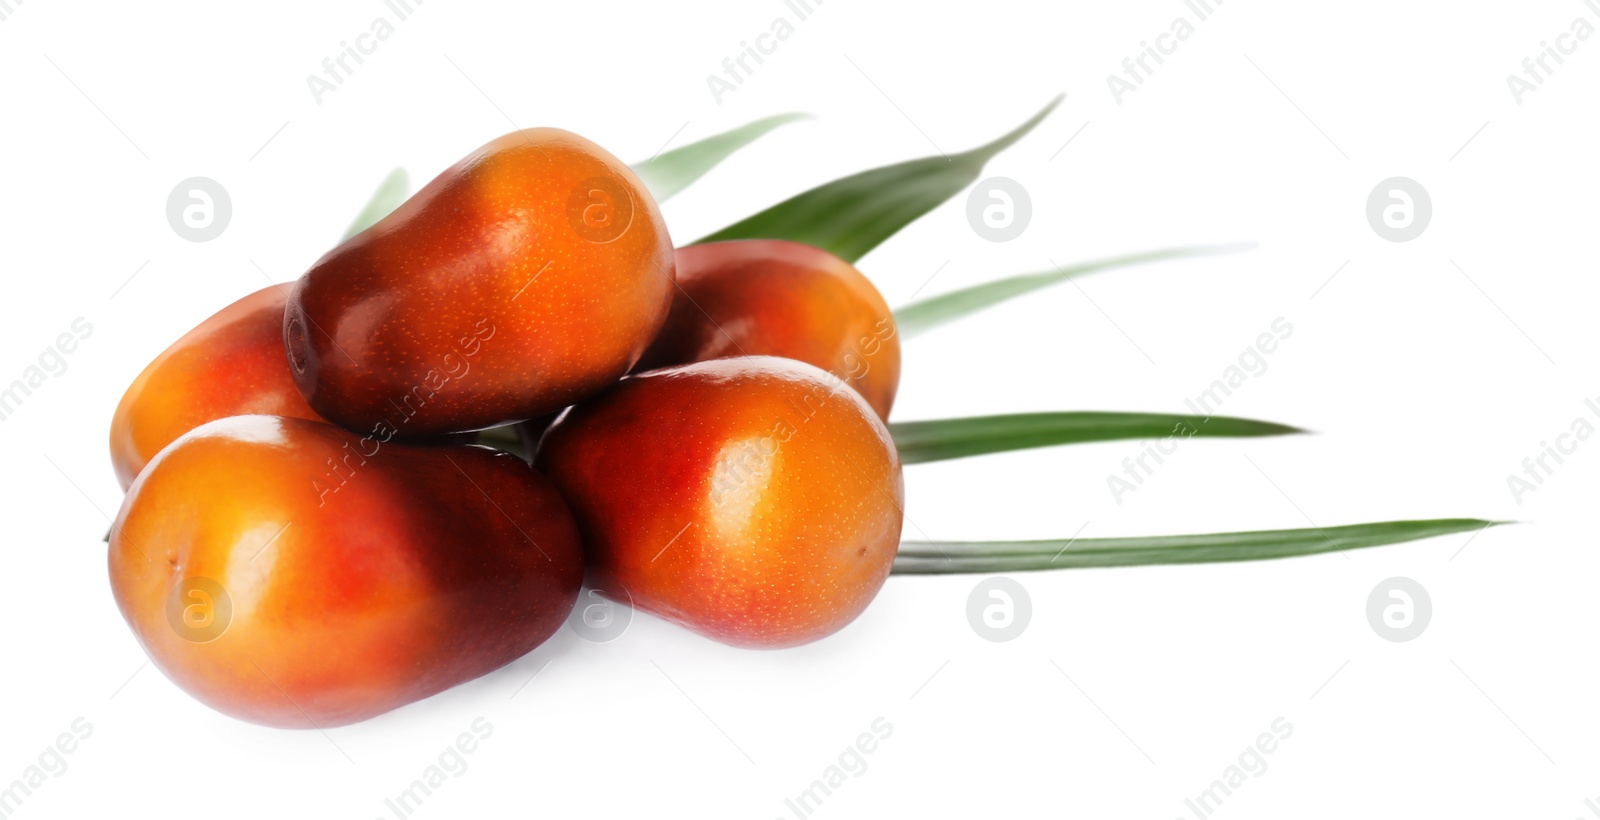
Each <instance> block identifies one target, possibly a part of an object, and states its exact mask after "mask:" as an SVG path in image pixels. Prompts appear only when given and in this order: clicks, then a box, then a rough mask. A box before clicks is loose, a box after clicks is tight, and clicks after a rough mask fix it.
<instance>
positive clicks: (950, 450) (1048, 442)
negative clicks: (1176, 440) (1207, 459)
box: [889, 411, 1305, 464]
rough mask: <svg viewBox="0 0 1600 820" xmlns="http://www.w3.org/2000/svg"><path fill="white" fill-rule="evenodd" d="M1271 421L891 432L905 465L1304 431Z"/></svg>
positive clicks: (996, 423) (1031, 423)
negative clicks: (1090, 445) (1089, 445)
mask: <svg viewBox="0 0 1600 820" xmlns="http://www.w3.org/2000/svg"><path fill="white" fill-rule="evenodd" d="M1302 432H1305V431H1304V430H1300V429H1298V428H1295V427H1289V426H1287V425H1283V424H1277V423H1275V422H1270V421H1255V420H1253V419H1241V418H1233V417H1231V416H1210V417H1206V416H1184V415H1167V414H1161V413H1104V412H1082V411H1075V412H1066V413H1015V414H1010V415H1002V416H972V417H968V418H954V419H937V420H932V421H902V422H896V423H894V424H891V425H889V433H890V435H892V436H893V437H894V444H895V447H896V448H897V449H899V451H900V461H901V462H902V463H904V464H921V463H923V462H928V461H944V460H946V459H952V458H966V457H968V456H977V455H983V454H985V453H1000V452H1005V451H1008V450H1026V449H1031V448H1034V447H1051V446H1055V445H1057V444H1082V443H1085V442H1091V441H1116V440H1120V439H1139V438H1166V437H1168V436H1172V435H1178V436H1181V437H1183V438H1189V437H1200V436H1205V437H1230V438H1234V437H1250V436H1281V435H1288V434H1291V433H1302Z"/></svg>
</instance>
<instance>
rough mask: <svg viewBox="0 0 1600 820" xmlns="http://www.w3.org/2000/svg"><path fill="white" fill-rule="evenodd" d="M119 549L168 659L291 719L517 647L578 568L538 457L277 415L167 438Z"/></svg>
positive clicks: (431, 684) (426, 681)
mask: <svg viewBox="0 0 1600 820" xmlns="http://www.w3.org/2000/svg"><path fill="white" fill-rule="evenodd" d="M109 563H110V573H111V588H112V592H113V593H114V595H115V597H116V601H117V606H118V607H119V608H120V609H121V610H122V615H123V617H124V618H126V619H127V621H128V624H129V625H130V626H131V627H132V629H133V632H134V634H135V635H136V636H137V638H138V639H139V642H140V643H141V644H142V645H143V646H144V648H145V650H146V651H147V652H148V653H149V655H150V658H151V659H152V660H153V661H154V662H155V664H156V666H157V667H159V668H160V669H161V670H162V671H163V672H164V673H165V674H166V675H167V677H169V678H171V679H172V680H173V681H174V682H175V683H177V684H178V686H179V687H181V688H183V689H184V690H186V691H187V692H189V693H190V694H191V695H193V696H195V697H196V698H198V699H199V700H201V701H202V702H204V703H206V704H208V705H210V706H212V707H213V708H215V709H217V710H218V711H221V712H224V713H226V714H229V715H232V716H234V717H237V718H240V719H242V720H247V721H251V722H255V723H261V724H266V725H269V726H280V727H286V728H311V727H320V728H327V727H330V726H338V725H341V724H346V723H352V722H355V721H359V720H364V719H366V718H370V717H372V716H374V715H378V714H381V713H383V712H387V711H389V710H391V709H394V708H396V707H399V706H402V705H404V704H407V703H410V702H412V701H416V700H419V699H421V698H425V697H427V696H429V695H432V694H434V693H436V692H440V691H442V690H444V689H446V688H449V687H451V686H454V685H456V684H459V683H462V682H464V681H467V680H470V679H472V678H476V677H478V676H480V675H483V674H485V673H487V672H490V671H492V670H494V669H497V668H499V667H501V666H504V665H505V664H507V663H510V662H511V661H513V660H515V659H516V658H518V657H520V656H522V655H523V654H525V653H527V652H528V651H529V650H531V649H533V648H534V647H536V646H538V645H539V644H540V643H542V642H543V641H544V640H545V639H546V638H548V637H549V636H550V635H551V634H553V633H554V632H555V631H556V629H557V628H558V627H560V626H561V624H562V623H563V622H564V620H565V618H566V617H567V615H568V613H569V612H570V611H571V609H572V606H573V603H574V602H575V601H576V600H577V595H578V589H579V586H580V585H581V582H582V578H583V557H582V551H581V548H580V546H579V543H578V534H577V529H576V525H575V524H574V522H573V519H572V515H571V512H570V511H569V510H568V508H567V506H566V503H565V502H564V501H563V500H562V499H561V497H560V495H559V494H557V492H556V490H555V488H554V486H553V485H552V484H551V483H550V482H549V480H548V479H546V478H544V477H543V476H541V475H540V474H539V473H537V472H536V471H535V470H534V469H533V468H532V467H531V466H529V465H528V463H527V462H525V461H522V460H521V459H518V458H516V457H515V456H512V455H510V454H507V453H500V452H497V451H494V450H490V449H488V448H484V447H476V446H470V445H440V446H429V445H411V444H400V443H396V442H385V441H380V440H378V439H374V438H372V437H370V436H368V437H363V436H359V435H357V434H355V433H351V432H348V431H346V430H343V429H340V428H338V427H334V426H333V425H329V424H324V423H321V422H313V421H305V420H302V419H293V418H285V417H280V416H234V417H231V418H226V419H221V420H218V421H214V422H211V423H209V424H206V425H203V426H201V427H198V428H196V429H194V430H192V431H190V432H189V433H187V434H185V435H184V436H182V437H181V438H179V439H178V440H177V441H176V442H174V443H173V444H172V445H170V446H169V447H167V448H166V449H164V450H162V451H161V452H160V453H159V454H158V455H157V456H156V458H155V460H154V461H152V462H151V463H150V465H149V467H148V468H146V469H145V471H144V472H142V473H140V475H139V477H138V478H137V479H136V480H135V481H134V484H133V487H132V488H131V489H130V491H129V492H128V495H127V497H126V498H125V499H124V501H123V505H122V509H121V511H120V512H119V513H118V515H117V518H116V521H115V523H114V526H113V528H112V536H111V548H110V559H109Z"/></svg>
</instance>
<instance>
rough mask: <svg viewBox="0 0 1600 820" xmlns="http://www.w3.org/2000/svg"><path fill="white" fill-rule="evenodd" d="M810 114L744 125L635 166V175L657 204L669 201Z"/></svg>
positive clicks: (767, 119)
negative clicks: (735, 155) (759, 141)
mask: <svg viewBox="0 0 1600 820" xmlns="http://www.w3.org/2000/svg"><path fill="white" fill-rule="evenodd" d="M810 116H811V115H809V114H777V115H775V116H771V117H767V118H765V119H760V120H756V121H755V122H752V123H748V124H746V125H741V126H739V127H738V128H735V129H733V130H731V131H724V132H722V133H721V134H717V135H715V136H710V137H706V138H705V139H703V140H700V141H699V142H692V143H690V144H688V145H685V146H683V147H682V148H674V149H672V150H671V151H668V152H666V153H665V154H661V155H660V156H657V157H653V158H651V159H647V160H645V161H644V162H639V163H635V164H634V166H633V171H634V173H636V174H638V175H639V178H640V179H642V180H644V185H645V187H646V188H649V189H650V194H651V195H652V196H654V197H655V198H656V201H657V202H666V201H667V200H669V199H671V198H672V197H674V196H676V195H677V194H678V193H679V192H680V191H682V190H683V189H685V188H687V187H689V185H690V184H691V183H693V182H694V181H695V180H697V179H699V178H700V177H702V176H705V173H706V172H707V171H710V170H711V169H712V168H715V167H717V165H718V164H719V163H721V162H722V161H723V160H725V159H727V158H728V157H729V155H731V154H732V153H733V152H735V151H737V150H739V149H740V148H743V147H745V146H746V145H749V144H750V143H752V142H755V141H756V140H757V139H759V138H761V137H762V136H763V135H765V134H766V133H767V132H769V131H772V130H773V129H775V128H777V127H778V126H780V125H785V124H787V123H791V122H794V121H795V120H803V119H807V118H808V117H810Z"/></svg>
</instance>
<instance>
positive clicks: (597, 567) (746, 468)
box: [538, 356, 905, 648]
mask: <svg viewBox="0 0 1600 820" xmlns="http://www.w3.org/2000/svg"><path fill="white" fill-rule="evenodd" d="M538 464H539V465H540V468H541V469H542V470H543V471H544V472H545V473H546V474H547V475H549V476H550V478H551V480H552V481H554V482H555V483H556V486H557V487H559V488H560V490H561V493H562V495H563V496H565V497H566V498H567V500H568V503H569V504H570V505H571V506H572V511H573V514H574V515H575V516H576V517H577V519H578V527H579V529H580V531H581V532H582V534H583V540H584V549H585V556H586V561H587V564H588V570H589V583H590V584H591V586H593V587H594V588H596V589H598V590H600V591H601V592H602V593H604V594H608V595H612V596H613V597H615V598H617V599H618V600H624V601H631V602H632V603H633V605H634V606H637V607H639V608H641V609H644V610H646V611H648V612H653V613H655V614H657V615H659V616H661V617H664V618H667V619H669V620H672V621H676V622H677V623H680V624H682V625H684V626H686V627H688V628H689V629H692V630H694V631H696V632H699V633H701V634H703V635H706V636H707V637H710V638H713V639H715V640H718V641H721V642H723V643H727V644H732V645H735V646H747V647H758V648H778V647H786V646H795V645H798V644H803V643H807V642H810V641H814V640H817V639H819V638H822V637H825V636H827V635H831V634H833V633H834V632H837V631H838V630H840V629H842V628H843V627H844V626H845V625H846V624H849V623H850V622H851V621H852V620H854V619H855V618H856V616H857V615H859V614H861V612H862V611H863V610H864V609H866V607H867V604H869V603H870V602H871V601H872V599H873V597H874V596H875V595H877V593H878V590H879V588H881V587H882V586H883V582H884V580H885V579H886V578H887V577H888V575H889V570H890V568H891V567H892V565H893V563H894V556H895V552H896V551H897V549H898V548H899V543H900V526H901V518H902V513H901V510H902V508H903V506H904V500H905V485H904V483H903V481H902V478H901V473H900V459H899V456H898V455H897V454H896V452H895V449H894V444H893V442H892V441H891V440H890V438H889V433H888V430H887V429H885V427H884V425H883V423H882V422H881V421H880V420H879V419H878V417H877V416H876V414H874V413H873V412H872V408H870V407H868V406H867V404H866V402H865V401H863V400H862V398H861V396H860V395H858V394H857V393H856V392H855V391H853V390H851V389H849V388H848V387H845V386H843V385H842V384H840V383H839V382H838V381H837V380H836V379H832V378H830V377H829V376H828V374H826V373H824V372H823V371H821V370H819V369H817V368H815V367H812V366H811V365H807V364H803V363H800V362H796V361H792V360H789V359H781V358H776V357H770V356H752V357H742V358H731V359H717V360H714V361H709V362H699V363H695V364H689V365H682V366H679V367H672V368H666V369H663V370H655V371H651V372H648V373H642V374H639V375H635V376H630V377H628V378H627V379H624V380H623V381H622V382H620V383H619V384H618V385H617V386H616V387H614V388H612V389H611V390H610V391H608V392H606V393H605V394H602V395H601V396H599V397H596V398H594V399H591V400H590V401H588V402H585V403H583V404H580V405H578V406H576V407H574V408H572V409H571V410H568V411H567V412H566V413H565V414H564V415H562V417H561V418H560V419H559V420H557V421H556V423H555V425H553V426H552V427H551V428H550V430H549V432H548V433H547V434H546V436H545V439H544V443H543V445H542V446H541V448H540V452H539V457H538ZM618 590H621V591H622V592H618Z"/></svg>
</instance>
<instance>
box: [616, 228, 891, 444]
mask: <svg viewBox="0 0 1600 820" xmlns="http://www.w3.org/2000/svg"><path fill="white" fill-rule="evenodd" d="M677 268H678V290H677V292H676V293H675V294H674V295H673V300H672V312H671V314H670V315H669V316H668V317H667V323H666V325H665V326H664V327H663V328H662V329H661V334H660V335H659V336H657V337H656V340H655V342H653V343H652V344H651V345H650V349H649V350H647V351H645V354H644V357H643V358H642V359H640V361H639V364H638V366H637V367H635V368H634V369H635V370H636V371H644V370H654V369H656V368H659V367H666V366H669V365H675V364H686V363H688V362H702V361H707V360H710V359H720V358H724V357H727V356H783V357H785V358H789V359H795V360H798V361H802V362H805V363H807V364H811V365H815V366H817V367H820V368H822V369H823V370H826V371H828V372H830V373H832V374H834V375H835V376H837V377H839V379H841V380H842V381H844V382H845V383H846V384H849V385H850V386H851V387H853V388H855V389H856V391H857V392H859V393H861V395H862V396H863V397H865V398H866V400H867V403H868V404H870V405H872V409H873V410H874V411H876V412H877V414H878V417H879V418H881V419H885V420H887V419H888V418H889V410H890V408H891V407H893V406H894V397H895V391H896V390H897V389H898V388H899V386H900V339H899V338H898V335H897V333H896V331H895V325H894V314H893V313H892V312H891V311H890V310H889V305H888V303H887V302H885V301H884V300H883V296H882V294H880V293H878V289H877V288H875V287H873V286H872V282H870V281H868V279H867V277H865V276H863V275H862V274H861V271H859V270H856V268H855V266H854V265H851V264H850V263H849V262H846V261H844V260H843V259H840V258H839V257H837V256H834V255H833V254H831V253H828V252H827V251H824V250H821V249H819V248H814V247H811V246H810V245H804V244H801V243H799V242H789V241H786V240H779V239H748V240H738V241H732V242H712V243H708V244H704V245H691V246H689V247H686V248H679V249H678V251H677Z"/></svg>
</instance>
